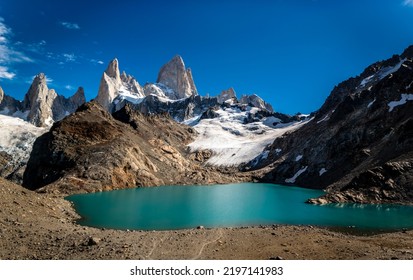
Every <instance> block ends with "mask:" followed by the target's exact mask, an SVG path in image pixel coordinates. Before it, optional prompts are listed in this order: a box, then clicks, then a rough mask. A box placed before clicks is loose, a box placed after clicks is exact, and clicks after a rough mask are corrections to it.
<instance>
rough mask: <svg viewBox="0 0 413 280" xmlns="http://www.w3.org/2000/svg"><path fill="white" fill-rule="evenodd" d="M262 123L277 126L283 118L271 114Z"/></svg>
mask: <svg viewBox="0 0 413 280" xmlns="http://www.w3.org/2000/svg"><path fill="white" fill-rule="evenodd" d="M262 123H263V124H265V125H268V126H269V127H272V128H275V127H276V126H277V125H278V124H280V123H281V120H280V119H279V118H276V117H273V116H271V117H267V118H264V121H263V122H262Z"/></svg>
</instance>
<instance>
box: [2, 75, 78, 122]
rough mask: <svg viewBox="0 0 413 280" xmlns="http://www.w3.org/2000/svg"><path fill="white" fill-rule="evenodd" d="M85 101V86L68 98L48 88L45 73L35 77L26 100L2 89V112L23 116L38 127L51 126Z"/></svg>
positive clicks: (3, 113) (22, 117)
mask: <svg viewBox="0 0 413 280" xmlns="http://www.w3.org/2000/svg"><path fill="white" fill-rule="evenodd" d="M83 103H85V94H84V91H83V88H81V87H80V88H79V89H78V90H77V92H76V93H75V94H74V95H73V96H72V97H70V98H66V97H64V96H61V95H58V94H57V93H56V92H55V90H53V89H49V88H48V86H47V82H46V75H45V74H43V73H40V74H38V75H37V76H35V77H34V79H33V82H32V84H31V86H30V88H29V90H28V91H27V93H26V95H25V97H24V101H18V100H16V99H14V98H13V97H10V96H8V95H6V94H4V92H3V90H2V89H0V114H2V115H7V116H12V117H17V118H21V119H23V120H25V121H28V122H29V123H31V124H33V125H35V126H38V127H46V126H49V127H50V126H51V125H52V124H53V122H55V121H58V120H61V119H63V118H64V117H65V116H67V115H69V114H71V113H73V112H74V111H75V110H76V109H77V108H78V107H79V106H80V105H81V104H83Z"/></svg>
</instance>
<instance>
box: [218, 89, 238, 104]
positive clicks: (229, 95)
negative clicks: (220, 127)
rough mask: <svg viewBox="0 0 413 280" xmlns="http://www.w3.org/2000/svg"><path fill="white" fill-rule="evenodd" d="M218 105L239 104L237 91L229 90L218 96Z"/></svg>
mask: <svg viewBox="0 0 413 280" xmlns="http://www.w3.org/2000/svg"><path fill="white" fill-rule="evenodd" d="M217 99H218V103H219V104H223V103H230V104H233V103H236V102H237V95H236V93H235V90H234V89H233V88H229V89H227V90H223V91H222V92H221V93H220V94H219V95H218V96H217Z"/></svg>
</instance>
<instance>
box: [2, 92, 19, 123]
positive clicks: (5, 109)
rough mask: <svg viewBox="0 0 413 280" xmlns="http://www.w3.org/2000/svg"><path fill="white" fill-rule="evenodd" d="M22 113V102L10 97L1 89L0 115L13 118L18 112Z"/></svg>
mask: <svg viewBox="0 0 413 280" xmlns="http://www.w3.org/2000/svg"><path fill="white" fill-rule="evenodd" d="M21 111H22V102H19V101H18V100H16V99H14V98H13V97H11V96H8V95H7V94H5V93H4V91H3V89H2V88H1V87H0V114H2V115H7V116H12V115H13V114H15V113H16V112H21Z"/></svg>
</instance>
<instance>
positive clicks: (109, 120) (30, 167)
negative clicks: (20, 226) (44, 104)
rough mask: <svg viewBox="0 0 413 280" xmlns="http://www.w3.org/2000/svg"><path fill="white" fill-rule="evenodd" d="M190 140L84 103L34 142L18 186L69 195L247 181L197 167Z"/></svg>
mask: <svg viewBox="0 0 413 280" xmlns="http://www.w3.org/2000/svg"><path fill="white" fill-rule="evenodd" d="M194 136H195V131H194V130H193V129H192V128H190V127H188V126H185V125H181V124H179V123H176V122H175V121H173V120H172V119H171V118H169V117H168V116H167V115H156V116H144V115H143V114H141V113H137V112H134V111H133V110H131V109H130V107H129V106H126V107H124V108H123V109H121V110H120V111H118V112H116V113H115V114H114V116H112V115H110V114H109V113H108V112H107V111H106V110H104V109H103V108H102V107H101V106H100V105H99V104H98V103H95V102H91V103H87V104H85V105H83V106H81V107H80V108H79V110H78V111H77V112H76V113H75V114H73V115H71V116H68V117H67V118H65V119H64V120H62V121H60V122H56V123H55V124H54V125H53V127H52V128H51V129H50V131H49V132H47V133H45V134H44V135H42V136H41V137H39V138H38V139H37V140H36V142H35V143H34V145H33V150H32V153H31V156H30V160H29V162H28V164H27V168H26V171H25V174H24V178H23V186H25V187H27V188H28V189H32V190H34V189H39V188H42V191H55V192H61V193H65V194H71V193H81V192H96V191H103V190H113V189H122V188H132V187H136V186H159V185H176V184H178V185H185V184H213V183H225V182H235V181H242V180H248V178H249V177H248V174H245V175H241V176H238V175H237V174H233V173H231V172H227V173H225V172H218V171H217V170H215V169H214V168H205V167H203V166H202V162H200V160H202V156H201V155H197V154H193V155H190V154H188V151H187V148H186V146H185V145H186V144H188V143H189V142H190V141H192V139H193V137H194ZM221 171H222V170H221Z"/></svg>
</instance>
